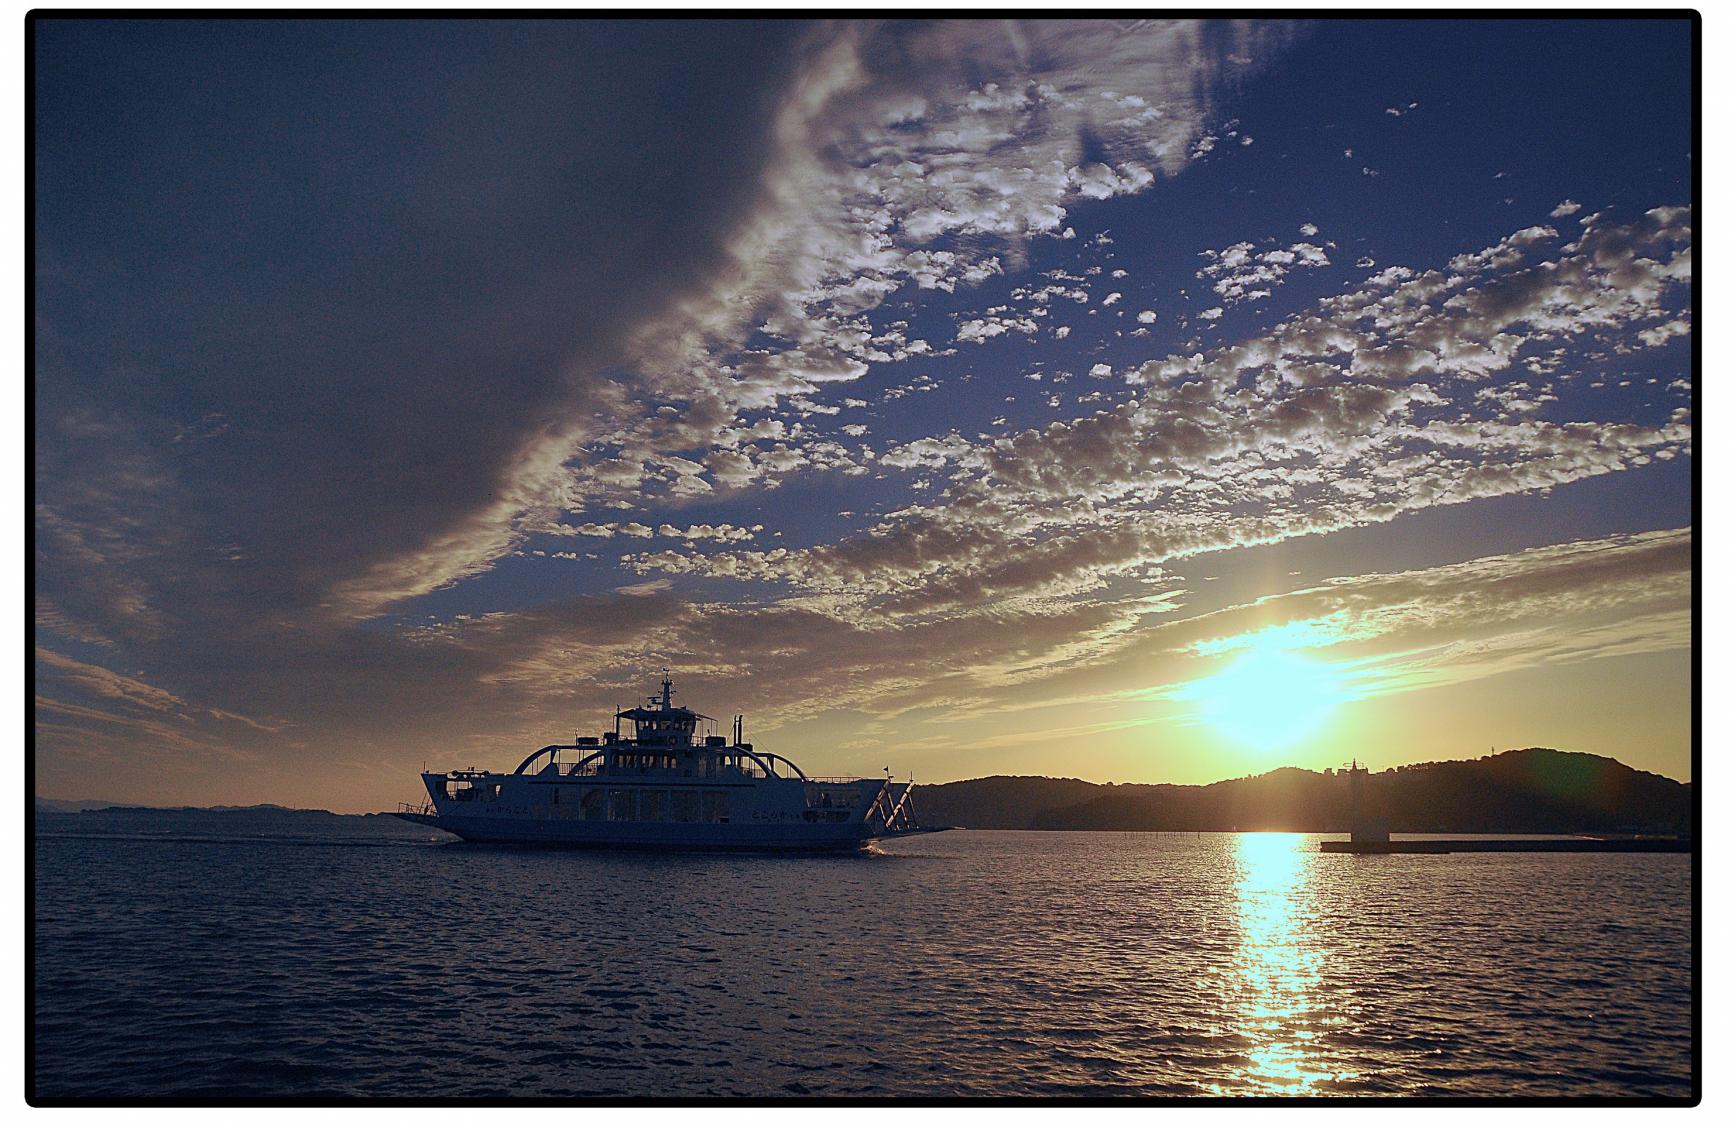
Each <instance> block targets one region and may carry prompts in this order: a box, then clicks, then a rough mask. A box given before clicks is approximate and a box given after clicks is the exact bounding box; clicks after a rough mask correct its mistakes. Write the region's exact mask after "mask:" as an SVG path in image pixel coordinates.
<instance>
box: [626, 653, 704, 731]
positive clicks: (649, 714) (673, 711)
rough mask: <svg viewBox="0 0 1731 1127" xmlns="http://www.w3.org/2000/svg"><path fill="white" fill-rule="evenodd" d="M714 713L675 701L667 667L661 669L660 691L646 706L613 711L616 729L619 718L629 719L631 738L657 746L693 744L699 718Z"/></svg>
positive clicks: (702, 718) (671, 680) (701, 718)
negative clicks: (693, 708) (685, 706)
mask: <svg viewBox="0 0 1731 1127" xmlns="http://www.w3.org/2000/svg"><path fill="white" fill-rule="evenodd" d="M714 719H715V718H714V717H712V716H705V715H703V713H701V712H693V711H692V710H691V709H689V708H681V707H679V706H677V705H675V704H674V703H673V678H672V677H670V676H668V674H667V671H666V670H662V673H661V694H660V695H659V696H653V697H650V698H649V707H647V708H627V709H625V710H624V711H623V712H615V713H614V714H613V720H614V727H615V730H617V729H618V721H621V720H629V721H631V727H632V738H633V739H634V740H635V741H636V742H637V743H638V744H652V745H655V746H657V747H690V746H691V745H692V743H693V738H694V737H695V736H696V734H697V722H698V721H699V720H709V721H712V722H713V721H714Z"/></svg>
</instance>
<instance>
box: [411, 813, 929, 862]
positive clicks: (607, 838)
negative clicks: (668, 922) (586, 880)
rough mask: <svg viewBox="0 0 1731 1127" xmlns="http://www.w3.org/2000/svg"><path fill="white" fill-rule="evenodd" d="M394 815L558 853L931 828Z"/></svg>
mask: <svg viewBox="0 0 1731 1127" xmlns="http://www.w3.org/2000/svg"><path fill="white" fill-rule="evenodd" d="M397 817H399V818H402V819H404V820H406V821H410V822H414V823H416V824H418V825H424V826H431V827H433V828H435V829H439V830H443V831H445V832H446V833H452V834H455V835H457V836H458V837H460V838H462V839H463V840H464V841H471V842H477V843H485V844H493V845H534V846H546V847H550V848H561V849H656V850H695V851H702V852H716V851H723V852H726V851H734V852H743V853H851V852H858V851H860V850H863V849H866V848H868V847H869V846H870V845H871V844H872V843H873V842H875V841H883V840H886V839H889V838H896V837H909V836H911V835H913V834H917V833H931V832H935V831H932V830H918V829H914V830H889V831H884V830H877V831H875V832H874V830H873V829H872V828H871V827H868V826H864V825H859V824H857V823H842V824H837V825H828V824H819V825H765V826H754V825H743V826H741V825H725V824H724V825H703V824H699V825H681V824H668V823H660V824H657V823H644V822H563V823H559V822H554V823H549V822H548V821H546V820H544V819H540V818H499V817H479V818H461V817H452V816H449V815H441V814H416V813H402V814H398V815H397Z"/></svg>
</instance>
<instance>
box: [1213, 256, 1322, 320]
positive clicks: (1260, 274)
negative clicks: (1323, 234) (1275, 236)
mask: <svg viewBox="0 0 1731 1127" xmlns="http://www.w3.org/2000/svg"><path fill="white" fill-rule="evenodd" d="M1202 254H1203V257H1205V258H1207V259H1208V263H1207V265H1205V266H1203V267H1202V269H1200V270H1198V271H1197V272H1196V276H1197V277H1198V278H1201V279H1203V280H1204V281H1208V282H1211V283H1212V284H1213V289H1214V292H1215V293H1217V294H1219V295H1220V296H1221V297H1222V298H1224V299H1225V301H1226V304H1227V305H1236V304H1238V303H1239V302H1242V301H1255V300H1256V299H1258V298H1264V297H1267V296H1269V294H1271V293H1272V292H1273V291H1274V289H1275V288H1276V287H1277V286H1279V285H1280V284H1281V283H1282V282H1284V281H1285V280H1286V276H1287V275H1288V274H1290V273H1291V272H1292V271H1294V270H1301V269H1303V270H1314V269H1316V268H1318V267H1322V266H1328V265H1330V263H1329V260H1328V254H1327V252H1326V251H1324V250H1323V249H1322V248H1321V247H1319V246H1316V245H1315V244H1313V243H1294V244H1292V245H1291V246H1289V247H1275V248H1274V249H1272V250H1266V251H1261V252H1258V251H1257V249H1256V244H1255V243H1251V242H1241V243H1234V244H1233V245H1232V246H1229V247H1227V248H1226V249H1225V250H1205V251H1203V252H1202Z"/></svg>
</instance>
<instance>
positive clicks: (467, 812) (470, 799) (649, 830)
mask: <svg viewBox="0 0 1731 1127" xmlns="http://www.w3.org/2000/svg"><path fill="white" fill-rule="evenodd" d="M613 719H614V729H613V730H612V731H610V732H606V733H604V734H603V735H601V736H599V737H596V736H581V737H578V739H577V742H576V743H574V744H548V745H547V746H546V747H543V748H541V749H540V750H538V751H536V752H535V753H534V754H532V755H530V756H529V757H528V758H527V759H525V760H523V762H521V763H519V764H518V765H517V768H516V770H514V771H512V772H510V773H509V774H504V773H498V772H493V771H476V770H472V769H471V770H466V771H446V772H444V773H442V774H441V773H436V772H430V771H429V772H424V773H422V775H421V781H422V782H423V783H425V784H426V787H427V794H428V796H429V797H430V801H428V802H426V803H424V804H422V805H418V806H414V805H409V804H403V805H402V806H401V807H400V808H399V809H398V811H397V817H399V818H404V819H406V820H408V821H411V822H418V823H421V824H423V825H429V826H436V827H437V828H439V829H441V830H446V831H449V832H450V833H454V834H456V835H457V836H458V837H461V838H463V839H465V840H467V841H477V842H498V843H513V844H519V845H556V846H573V847H588V848H604V847H614V848H627V849H629V848H638V849H699V850H708V849H714V850H751V851H794V852H841V851H852V850H858V849H863V848H865V847H866V846H868V845H870V844H871V843H872V842H874V841H879V840H882V839H884V838H891V837H905V836H907V835H909V834H916V833H930V832H933V831H931V830H927V829H922V828H920V826H919V824H918V822H917V821H916V820H915V817H914V807H913V790H914V786H913V783H912V782H911V781H910V782H906V783H897V782H894V781H892V780H891V779H889V778H887V777H886V778H882V779H852V778H850V779H836V778H813V777H811V776H808V775H807V774H806V773H805V772H804V771H802V770H800V769H799V767H798V765H796V764H795V763H793V762H792V761H791V760H789V759H786V758H784V757H782V756H779V755H774V754H771V753H769V752H763V751H758V750H756V749H755V748H753V747H752V745H751V744H749V743H746V742H744V739H743V737H744V725H743V718H739V717H736V718H735V721H734V727H733V734H732V737H731V739H730V738H729V737H726V736H719V735H708V736H703V737H701V739H700V738H699V737H698V735H697V726H698V723H699V722H700V721H710V722H711V723H713V722H714V721H712V720H711V718H710V717H708V716H704V715H703V714H701V713H698V712H693V711H692V710H690V709H688V708H681V707H678V706H676V705H674V703H673V680H672V678H671V677H669V676H667V675H666V671H665V670H664V671H663V675H662V679H661V692H660V694H659V695H658V696H652V697H650V698H649V699H648V705H647V707H638V708H629V709H626V710H624V711H622V712H616V713H614V714H613ZM622 721H624V722H629V723H630V724H631V735H630V736H625V735H624V734H623V733H624V727H623V725H622V723H621V722H622ZM562 756H564V757H565V758H564V759H562Z"/></svg>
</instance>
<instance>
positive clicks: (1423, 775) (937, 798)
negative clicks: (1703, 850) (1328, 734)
mask: <svg viewBox="0 0 1731 1127" xmlns="http://www.w3.org/2000/svg"><path fill="white" fill-rule="evenodd" d="M1364 795H1365V799H1364V805H1365V812H1366V813H1367V814H1380V815H1386V816H1387V817H1388V819H1389V822H1390V828H1391V829H1393V830H1394V831H1395V832H1396V833H1615V832H1618V831H1628V830H1640V831H1642V832H1650V833H1682V832H1688V831H1690V830H1691V828H1692V825H1693V815H1694V810H1693V806H1694V792H1693V788H1692V787H1691V786H1689V785H1688V784H1686V783H1679V782H1677V781H1676V780H1675V779H1667V778H1665V777H1664V776H1662V775H1654V774H1650V773H1648V772H1646V771H1637V770H1634V769H1633V768H1631V767H1628V766H1625V765H1624V764H1622V763H1619V762H1617V761H1616V760H1615V759H1609V758H1606V757H1604V756H1599V755H1586V754H1583V753H1580V752H1567V751H1555V750H1552V749H1550V748H1526V749H1523V750H1520V751H1505V752H1500V753H1498V754H1496V755H1491V756H1486V757H1484V758H1482V759H1472V760H1451V761H1445V762H1440V763H1419V764H1413V765H1411V766H1406V767H1396V768H1392V769H1390V770H1387V771H1382V772H1378V773H1375V774H1372V775H1371V776H1369V778H1368V779H1367V780H1366V784H1365V791H1364ZM914 801H915V803H916V804H917V805H918V807H919V813H920V820H921V821H923V822H926V823H928V824H943V825H958V826H967V827H970V828H974V829H1041V830H1234V829H1237V830H1286V831H1296V832H1310V833H1333V832H1345V831H1346V830H1347V829H1348V807H1349V796H1348V792H1347V783H1346V778H1345V775H1344V774H1343V773H1336V772H1332V771H1329V772H1317V771H1306V770H1303V769H1300V768H1297V767H1282V768H1280V769H1278V770H1275V771H1270V772H1268V773H1267V774H1264V775H1253V776H1250V777H1247V778H1242V779H1228V780H1226V781H1224V782H1218V783H1210V784H1208V785H1207V786H1179V785H1176V784H1170V783H1159V784H1142V783H1125V784H1116V785H1114V784H1111V783H1104V784H1102V783H1089V782H1084V781H1082V780H1080V779H1048V778H1041V777H1028V776H1002V775H1000V776H994V777H992V778H985V779H970V780H968V781H966V782H959V783H942V784H938V785H935V786H922V787H920V788H919V789H918V790H917V791H916V792H915V798H914Z"/></svg>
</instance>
